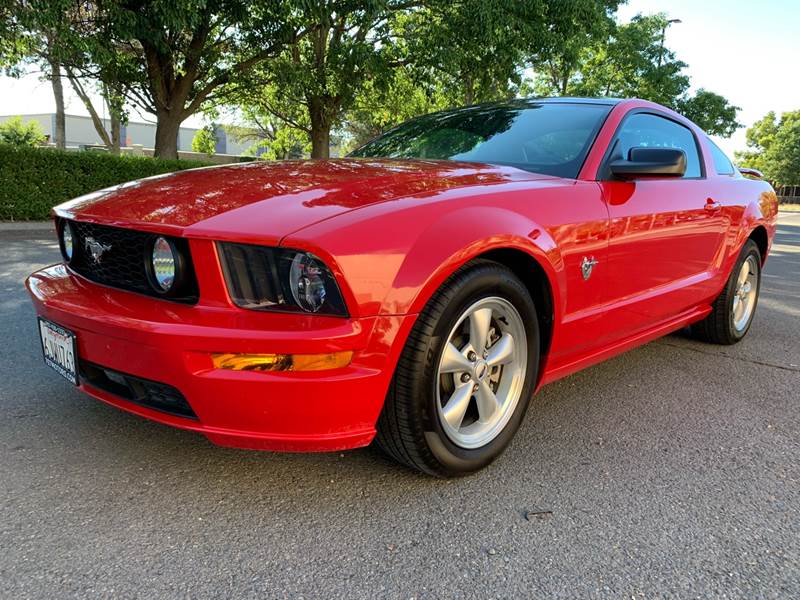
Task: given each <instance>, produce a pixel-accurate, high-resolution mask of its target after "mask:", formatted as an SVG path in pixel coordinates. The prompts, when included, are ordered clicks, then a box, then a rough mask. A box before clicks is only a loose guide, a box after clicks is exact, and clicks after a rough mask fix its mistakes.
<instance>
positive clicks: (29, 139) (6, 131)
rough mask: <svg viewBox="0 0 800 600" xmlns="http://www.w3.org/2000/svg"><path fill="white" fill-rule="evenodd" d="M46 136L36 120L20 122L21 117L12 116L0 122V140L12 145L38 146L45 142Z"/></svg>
mask: <svg viewBox="0 0 800 600" xmlns="http://www.w3.org/2000/svg"><path fill="white" fill-rule="evenodd" d="M46 139H47V136H46V135H45V134H44V132H43V131H42V128H41V126H40V125H39V123H38V121H29V122H28V123H23V122H22V117H12V118H11V119H9V120H8V121H6V122H5V123H0V142H2V143H5V144H10V145H12V146H18V147H21V146H39V145H41V144H43V143H44V142H45V140H46Z"/></svg>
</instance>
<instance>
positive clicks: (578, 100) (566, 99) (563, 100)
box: [523, 96, 625, 106]
mask: <svg viewBox="0 0 800 600" xmlns="http://www.w3.org/2000/svg"><path fill="white" fill-rule="evenodd" d="M523 100H524V101H527V102H535V103H537V104H606V105H608V106H613V105H615V104H619V103H620V102H623V101H624V100H625V99H624V98H599V97H598V98H586V97H578V96H558V97H554V98H523Z"/></svg>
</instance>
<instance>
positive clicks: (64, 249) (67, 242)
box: [61, 221, 74, 262]
mask: <svg viewBox="0 0 800 600" xmlns="http://www.w3.org/2000/svg"><path fill="white" fill-rule="evenodd" d="M73 241H74V237H73V235H72V225H70V224H69V221H64V225H63V226H62V227H61V253H62V254H63V255H64V259H65V260H66V261H67V262H70V261H71V260H72V245H73Z"/></svg>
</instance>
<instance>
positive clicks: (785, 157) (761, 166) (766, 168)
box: [736, 110, 800, 187]
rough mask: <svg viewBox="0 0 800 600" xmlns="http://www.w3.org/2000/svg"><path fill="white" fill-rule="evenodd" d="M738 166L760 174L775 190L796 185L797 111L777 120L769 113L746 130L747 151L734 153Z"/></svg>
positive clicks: (799, 171)
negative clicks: (752, 169) (749, 168)
mask: <svg viewBox="0 0 800 600" xmlns="http://www.w3.org/2000/svg"><path fill="white" fill-rule="evenodd" d="M736 160H737V161H738V162H739V164H741V165H742V166H746V167H752V168H754V169H758V170H759V171H762V172H763V173H764V175H765V176H766V178H767V179H769V180H770V181H771V182H772V183H773V184H774V185H775V186H776V187H777V186H784V185H800V110H795V111H792V112H785V113H783V114H782V115H781V117H780V119H778V118H777V117H776V115H775V113H774V112H772V111H770V112H768V113H767V114H766V116H765V117H764V118H763V119H761V120H760V121H756V122H755V123H754V124H753V126H752V127H750V128H749V129H748V130H747V150H745V151H744V152H737V153H736Z"/></svg>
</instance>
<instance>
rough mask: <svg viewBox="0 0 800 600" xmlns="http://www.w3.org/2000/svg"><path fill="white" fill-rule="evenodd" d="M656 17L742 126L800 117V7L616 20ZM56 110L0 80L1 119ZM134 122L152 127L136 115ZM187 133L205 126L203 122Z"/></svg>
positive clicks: (761, 5) (768, 4)
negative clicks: (798, 113)
mask: <svg viewBox="0 0 800 600" xmlns="http://www.w3.org/2000/svg"><path fill="white" fill-rule="evenodd" d="M657 12H665V13H667V16H668V17H669V18H671V19H680V20H681V23H676V24H674V25H672V26H671V27H670V28H669V29H668V30H667V36H666V45H667V46H668V47H669V48H670V49H672V50H673V51H674V52H675V53H676V55H677V57H678V58H679V59H680V60H683V61H684V62H685V63H687V64H688V65H689V66H688V68H687V70H686V73H687V74H688V75H689V76H690V77H691V80H692V87H693V88H694V89H697V88H701V87H702V88H705V89H707V90H710V91H712V92H716V93H718V94H721V95H722V96H724V97H725V98H727V99H728V101H729V102H731V103H732V104H734V105H736V106H739V107H740V108H741V109H742V110H741V111H740V112H739V116H738V120H739V122H740V123H742V124H743V125H745V126H750V125H752V124H753V123H754V122H755V121H757V120H758V119H760V118H761V117H763V116H764V115H765V114H766V113H767V112H769V111H770V110H772V111H775V112H776V113H778V114H780V113H781V112H785V111H789V110H798V109H800V76H798V73H800V32H798V30H797V25H798V23H800V0H759V1H753V0H629V2H628V3H627V4H625V5H623V6H622V7H621V8H620V10H619V12H618V13H617V14H618V17H619V19H620V20H621V21H622V22H625V21H628V20H630V18H631V17H633V16H634V15H636V14H638V13H644V14H652V13H657ZM64 90H65V95H66V102H67V109H66V110H67V113H69V114H79V115H86V114H88V113H87V112H86V109H85V108H84V107H83V104H82V103H81V102H80V100H79V99H78V98H77V97H76V96H75V95H74V94H73V93H72V92H71V90H70V89H69V85H68V84H66V83H65V85H64ZM96 106H100V104H99V103H98V104H96ZM54 110H55V105H54V103H53V99H52V91H51V89H50V85H49V84H48V83H47V82H42V81H39V79H38V77H37V76H36V75H28V76H27V77H24V78H22V79H20V80H14V79H10V78H8V77H0V115H13V114H26V113H27V114H30V113H48V112H53V111H54ZM130 119H131V120H132V121H142V120H148V121H153V120H154V118H153V117H152V116H151V115H147V114H143V115H141V116H140V115H139V114H137V113H136V112H135V111H134V112H132V113H131V115H130ZM184 125H186V126H189V127H197V126H200V125H202V117H199V116H194V117H191V118H190V119H188V120H187V121H186V122H185V123H184ZM715 139H716V141H717V143H718V144H719V145H720V146H721V147H722V148H723V149H724V150H725V151H726V152H727V153H728V154H729V155H731V156H732V155H733V152H734V151H735V150H741V149H743V148H744V147H745V127H743V128H741V129H739V130H738V131H737V132H736V133H735V134H734V135H733V136H732V137H731V138H730V139H719V138H715Z"/></svg>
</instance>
